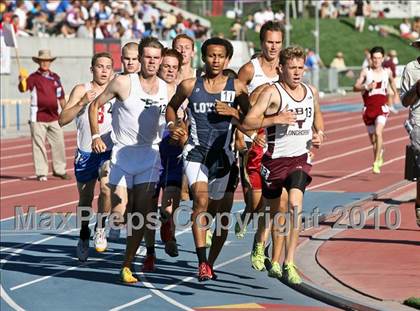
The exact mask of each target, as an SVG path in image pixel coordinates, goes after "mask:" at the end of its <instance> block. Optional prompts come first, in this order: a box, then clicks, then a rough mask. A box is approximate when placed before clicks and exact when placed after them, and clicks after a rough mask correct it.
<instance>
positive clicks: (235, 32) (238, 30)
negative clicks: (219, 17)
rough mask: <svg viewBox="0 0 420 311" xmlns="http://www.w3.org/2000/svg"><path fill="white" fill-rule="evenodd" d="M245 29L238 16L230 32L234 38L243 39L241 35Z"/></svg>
mask: <svg viewBox="0 0 420 311" xmlns="http://www.w3.org/2000/svg"><path fill="white" fill-rule="evenodd" d="M242 31H243V26H242V22H241V19H240V18H237V19H236V20H235V22H234V23H233V24H232V26H231V27H230V34H231V35H232V39H234V40H241V35H242Z"/></svg>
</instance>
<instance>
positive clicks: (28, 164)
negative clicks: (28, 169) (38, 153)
mask: <svg viewBox="0 0 420 311" xmlns="http://www.w3.org/2000/svg"><path fill="white" fill-rule="evenodd" d="M70 159H74V156H71V157H66V161H67V160H70ZM51 162H52V160H48V164H50V163H51ZM31 165H34V164H33V162H30V163H26V164H18V165H12V166H5V167H2V168H1V171H3V170H10V169H14V168H20V167H25V166H31ZM2 174H4V173H2Z"/></svg>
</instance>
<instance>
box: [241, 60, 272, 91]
mask: <svg viewBox="0 0 420 311" xmlns="http://www.w3.org/2000/svg"><path fill="white" fill-rule="evenodd" d="M251 64H252V66H254V76H253V77H252V80H251V82H250V83H249V84H248V94H251V92H252V91H253V90H255V89H256V88H257V87H259V86H260V85H263V84H264V83H268V82H276V81H278V79H279V76H278V75H276V76H275V77H272V78H270V77H267V76H266V75H265V73H264V71H263V69H262V68H261V65H260V62H259V60H258V57H257V58H254V59H251Z"/></svg>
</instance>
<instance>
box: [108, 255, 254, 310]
mask: <svg viewBox="0 0 420 311" xmlns="http://www.w3.org/2000/svg"><path fill="white" fill-rule="evenodd" d="M249 255H251V252H247V253H245V254H242V255H239V256H237V257H234V258H232V259H229V260H227V261H225V262H222V263H220V264H218V265H216V266H214V269H219V268H221V267H224V266H226V265H229V264H231V263H233V262H235V261H238V260H240V259H242V258H244V257H248V256H249ZM142 275H143V277H144V278H143V280H144V279H145V275H144V274H142ZM194 279H196V276H188V277H186V278H184V279H182V280H180V281H178V282H177V283H175V284H171V285H167V286H165V287H164V288H163V289H162V290H163V291H168V290H171V289H173V288H175V287H177V286H179V285H180V284H182V283H188V282H190V281H191V280H194ZM146 281H147V279H146ZM143 284H144V285H145V286H146V287H147V288H149V286H152V288H150V290H151V291H152V292H153V293H154V294H156V295H158V294H157V293H156V292H154V291H157V292H159V295H158V296H159V297H161V298H162V299H165V300H166V301H168V302H169V303H171V304H173V303H172V302H176V303H178V302H177V301H176V300H174V299H172V298H170V297H168V296H166V295H165V294H163V293H162V292H161V291H159V290H157V289H156V288H155V287H154V286H153V285H152V284H151V283H149V282H147V285H146V282H144V281H143ZM145 297H147V296H142V297H140V298H138V299H136V300H133V301H130V302H128V303H126V304H123V305H121V306H117V307H115V308H112V309H111V310H115V311H117V310H118V311H119V310H122V309H124V308H125V307H128V306H133V305H135V304H137V303H138V302H141V301H143V299H144V298H145ZM168 298H169V299H168ZM136 301H138V302H136ZM174 305H175V304H174ZM175 306H177V307H179V308H181V309H183V310H193V309H191V308H189V307H188V306H185V305H182V304H181V305H175ZM181 306H183V307H181Z"/></svg>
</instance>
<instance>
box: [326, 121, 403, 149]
mask: <svg viewBox="0 0 420 311" xmlns="http://www.w3.org/2000/svg"><path fill="white" fill-rule="evenodd" d="M395 129H402V126H401V125H395V126H391V127H386V128H385V129H384V133H385V132H389V131H392V130H395ZM367 136H368V134H367V133H362V134H357V135H353V136H347V137H344V138H339V139H335V140H330V141H326V142H325V143H323V144H322V146H328V145H333V144H336V143H341V142H343V141H348V140H352V139H356V138H361V137H367ZM407 139H408V137H407Z"/></svg>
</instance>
